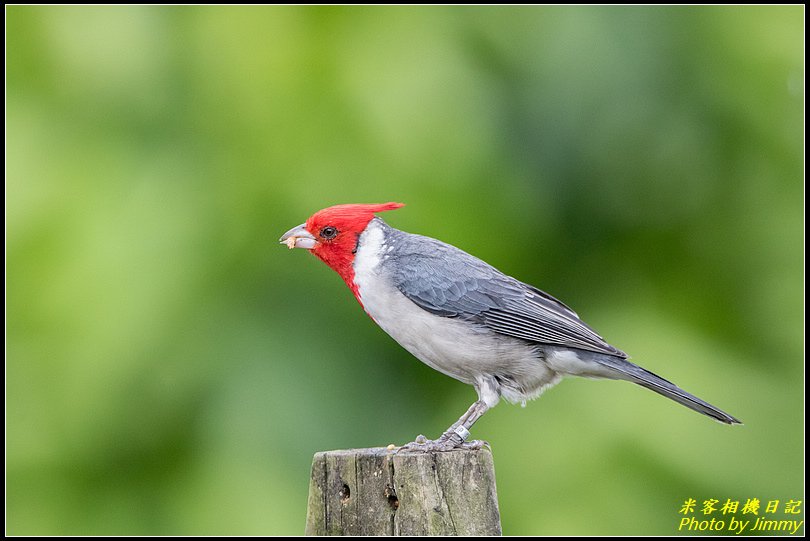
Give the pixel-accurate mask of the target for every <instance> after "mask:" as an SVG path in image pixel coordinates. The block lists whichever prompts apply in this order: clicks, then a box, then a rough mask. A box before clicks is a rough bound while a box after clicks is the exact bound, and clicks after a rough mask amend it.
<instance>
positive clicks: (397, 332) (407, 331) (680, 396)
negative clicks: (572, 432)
mask: <svg viewBox="0 0 810 541" xmlns="http://www.w3.org/2000/svg"><path fill="white" fill-rule="evenodd" d="M403 206H404V204H403V203H395V202H389V203H381V204H344V205H334V206H331V207H328V208H324V209H322V210H319V211H317V212H315V213H314V214H312V215H311V216H310V217H309V218H308V219H307V221H306V222H305V223H303V224H301V225H299V226H296V227H293V228H292V229H290V230H289V231H287V232H286V233H284V235H282V237H281V238H280V239H279V242H280V243H282V244H286V245H287V246H288V247H289V248H290V249H293V248H301V249H304V250H309V252H310V253H311V254H313V255H314V256H315V257H317V258H318V259H320V260H321V261H323V262H324V263H326V264H327V265H328V266H329V267H330V268H332V270H334V271H335V272H337V273H338V275H340V277H341V278H342V279H343V281H344V282H346V285H347V286H349V289H350V290H351V291H352V293H354V296H355V298H356V299H357V301H358V302H359V303H360V306H361V307H362V308H363V309H364V310H365V312H366V313H367V314H368V315H369V316H370V317H371V319H372V320H373V321H374V322H376V323H377V325H379V326H380V327H381V328H382V329H383V330H384V331H385V332H386V333H388V334H389V335H390V336H391V337H392V338H393V339H394V340H395V341H397V342H398V343H399V344H400V345H401V346H402V347H403V348H405V349H406V350H407V351H409V352H410V353H411V354H413V355H414V356H415V357H416V358H417V359H419V360H420V361H422V362H424V363H425V364H427V365H428V366H430V367H431V368H434V369H435V370H438V371H439V372H441V373H443V374H446V375H448V376H451V377H453V378H455V379H457V380H459V381H461V382H463V383H467V384H469V385H472V386H473V387H474V388H475V391H476V393H477V395H478V399H477V400H476V401H475V402H474V403H473V404H472V405H471V406H470V407H469V409H468V410H467V411H466V412H465V413H464V415H462V416H461V417H460V418H459V419H458V421H456V422H455V423H453V424H452V425H451V426H450V427H449V428H448V429H447V430H446V431H445V432H444V433H442V434H441V436H439V437H438V438H437V439H435V440H429V439H427V438H426V437H425V436H424V435H421V434H420V435H419V436H418V437H417V438H416V439H415V440H414V441H413V442H411V443H409V444H407V445H404V446H402V447H401V448H400V449H401V450H406V451H423V452H432V451H434V452H436V451H451V450H454V449H457V448H480V447H481V446H483V445H485V444H486V442H483V441H481V440H471V441H469V440H468V438H469V436H470V429H471V428H472V425H473V424H474V423H475V422H476V421H477V420H478V419H480V418H481V416H482V415H484V413H486V412H487V411H488V410H489V409H491V408H493V407H495V406H496V405H497V404H498V403H499V401H500V399H501V398H503V399H504V400H506V401H507V402H510V403H521V404H522V405H524V406H525V405H526V402H527V401H528V400H532V399H535V398H537V397H539V396H540V395H541V394H542V393H543V392H544V391H545V390H546V389H548V388H550V387H552V386H553V385H555V384H557V383H559V382H560V380H561V379H562V378H563V377H565V376H581V377H586V378H603V379H612V380H625V381H630V382H633V383H636V384H638V385H641V386H642V387H646V388H647V389H650V390H652V391H655V392H656V393H658V394H660V395H663V396H665V397H667V398H670V399H672V400H674V401H676V402H678V403H679V404H682V405H684V406H686V407H687V408H690V409H692V410H695V411H697V412H700V413H702V414H704V415H706V416H708V417H711V418H712V419H715V420H717V421H719V422H721V423H725V424H729V425H734V424H741V421H739V420H738V419H737V418H735V417H733V416H732V415H729V414H728V413H726V412H724V411H723V410H721V409H719V408H717V407H715V406H713V405H711V404H709V403H708V402H705V401H704V400H701V399H700V398H698V397H696V396H694V395H692V394H690V393H688V392H686V391H684V390H683V389H681V388H680V387H678V386H677V385H675V384H674V383H672V382H670V381H667V380H666V379H664V378H662V377H660V376H658V375H656V374H654V373H652V372H650V371H649V370H646V369H644V368H642V367H640V366H638V365H636V364H634V363H632V362H630V361H629V360H628V355H627V354H626V353H625V352H623V351H621V350H620V349H618V348H616V347H614V346H612V345H610V344H608V343H607V342H606V341H605V339H604V338H602V337H601V336H600V335H599V334H597V333H596V331H594V330H593V329H592V328H591V327H589V326H588V325H587V324H585V323H584V322H583V321H582V320H581V319H580V318H579V316H578V315H577V313H576V312H574V310H572V309H571V308H569V307H568V306H567V305H566V304H563V303H562V302H561V301H559V300H557V299H556V298H554V297H552V296H551V295H549V294H548V293H545V292H544V291H541V290H540V289H538V288H536V287H534V286H532V285H529V284H527V283H524V282H521V281H520V280H518V279H516V278H513V277H511V276H508V275H506V274H504V273H503V272H501V271H499V270H498V269H496V268H495V267H493V266H492V265H490V264H488V263H486V262H484V261H482V260H481V259H478V258H477V257H475V256H473V255H470V254H469V253H467V252H465V251H463V250H461V249H459V248H456V247H455V246H452V245H450V244H447V243H445V242H442V241H439V240H436V239H433V238H430V237H426V236H422V235H417V234H413V233H407V232H405V231H400V230H398V229H395V228H394V227H391V226H390V225H388V224H387V223H386V222H385V221H383V220H382V218H380V217H379V216H377V214H378V213H381V212H385V211H392V210H395V209H398V208H401V207H403Z"/></svg>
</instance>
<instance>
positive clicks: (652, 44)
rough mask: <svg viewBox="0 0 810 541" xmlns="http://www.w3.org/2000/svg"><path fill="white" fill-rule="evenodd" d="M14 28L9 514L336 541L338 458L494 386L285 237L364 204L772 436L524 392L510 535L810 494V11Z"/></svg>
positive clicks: (640, 406) (397, 11)
mask: <svg viewBox="0 0 810 541" xmlns="http://www.w3.org/2000/svg"><path fill="white" fill-rule="evenodd" d="M6 15H7V23H6V46H7V49H6V61H7V68H6V76H7V82H6V113H7V116H6V156H7V161H6V228H7V229H6V231H7V233H6V254H7V257H8V260H7V267H6V271H7V275H6V285H7V299H6V315H7V323H6V325H7V327H6V332H7V344H6V354H7V357H6V358H7V361H6V378H7V379H6V382H7V383H6V408H7V409H6V466H7V480H6V496H7V520H8V522H7V532H8V533H11V534H48V535H49V534H74V535H77V534H96V535H106V534H188V535H197V534H301V533H303V526H304V516H305V507H306V493H307V480H308V472H309V464H310V460H311V457H312V454H313V453H314V452H316V451H318V450H325V449H335V448H347V447H365V446H378V445H386V444H388V443H390V442H396V443H399V444H402V443H405V442H406V441H408V440H409V439H412V438H413V437H414V436H415V435H416V434H418V433H425V434H428V435H434V436H435V435H437V434H438V433H440V432H441V431H442V430H443V429H444V428H446V426H447V425H448V424H449V423H450V422H452V421H453V420H455V419H456V418H457V417H458V416H459V415H460V414H461V413H462V412H463V411H464V410H465V408H466V407H467V406H468V405H469V403H470V402H472V400H473V399H474V397H475V395H474V392H473V390H472V389H471V388H469V387H467V386H465V385H463V384H461V383H458V382H456V381H454V380H452V379H450V378H447V377H445V376H443V375H441V374H439V373H436V372H434V371H432V370H431V369H430V368H428V367H426V366H423V365H422V364H421V363H419V362H418V361H416V360H415V359H413V358H412V357H410V356H409V354H408V353H407V352H405V351H404V350H403V349H402V348H400V347H399V346H398V345H397V344H396V343H394V342H393V341H392V340H391V339H390V338H388V337H387V336H386V335H385V334H384V333H383V332H382V331H381V330H379V329H378V328H376V326H374V325H373V324H372V323H371V321H369V319H368V317H366V316H365V315H364V314H363V313H362V311H361V310H360V308H359V307H358V305H357V303H356V302H355V301H354V300H353V299H352V297H351V294H350V292H349V291H348V289H347V288H346V287H345V286H344V285H343V284H342V282H341V281H340V279H339V278H338V276H337V275H336V274H334V273H333V272H332V271H330V270H329V269H328V268H326V267H325V266H324V265H322V264H321V263H320V262H318V261H316V260H315V259H313V258H311V257H309V256H308V255H307V254H306V253H304V252H303V251H295V252H289V251H288V250H287V249H286V248H285V247H283V246H279V245H278V244H277V239H278V237H279V236H280V234H281V233H283V232H284V231H285V230H287V229H288V228H290V227H292V226H294V225H296V224H298V223H300V222H302V221H304V219H305V218H306V217H307V216H308V215H309V214H310V213H312V212H313V211H315V210H317V209H320V208H322V207H325V206H328V205H332V204H336V203H346V202H383V201H403V202H406V203H407V204H408V206H407V207H405V208H404V209H402V210H399V211H397V212H395V213H390V214H388V215H386V217H385V218H386V220H387V221H388V222H389V223H391V224H392V225H394V226H395V227H399V228H401V229H404V230H406V231H411V232H415V233H422V234H426V235H430V236H434V237H437V238H440V239H442V240H445V241H447V242H450V243H453V244H455V245H457V246H459V247H462V248H464V249H466V250H467V251H470V252H472V253H474V254H476V255H478V256H479V257H482V258H483V259H485V260H487V261H489V262H491V263H493V264H495V265H496V266H498V267H499V268H501V269H502V270H504V271H505V272H507V273H509V274H512V275H514V276H517V277H519V278H520V279H522V280H525V281H527V282H529V283H532V284H535V285H537V286H539V287H541V288H543V289H545V290H547V291H549V292H550V293H552V294H553V295H556V296H558V297H560V298H561V299H563V300H564V301H566V302H567V303H569V304H570V305H572V306H573V307H574V308H575V309H577V310H578V311H579V313H580V314H581V315H582V316H583V317H584V319H585V320H586V321H588V322H589V323H590V324H591V325H593V326H594V327H595V328H597V329H598V330H599V331H600V332H601V334H603V335H604V336H605V337H606V338H607V339H608V340H609V341H611V342H612V343H614V344H615V345H617V346H618V347H621V348H622V349H624V350H626V351H628V352H630V353H631V354H632V355H633V358H634V359H635V360H636V361H638V362H639V363H640V364H642V365H643V366H645V367H647V368H649V369H650V370H653V371H655V372H658V373H660V374H661V375H663V376H665V377H667V378H670V379H672V380H673V381H675V382H677V383H679V384H680V385H682V386H683V387H684V388H685V389H687V390H689V391H691V392H693V393H695V394H697V395H698V396H700V397H702V398H705V399H706V400H708V401H710V402H712V403H714V404H716V405H718V406H720V407H722V408H724V409H727V410H728V411H729V412H731V413H732V414H734V415H736V416H738V417H740V418H741V419H743V420H744V421H745V423H746V425H745V426H742V427H727V426H722V425H720V424H718V423H713V422H711V421H710V420H708V419H706V418H704V417H702V416H699V415H697V414H694V413H692V412H690V411H688V410H686V409H685V408H682V407H681V406H678V405H677V404H675V403H673V402H670V401H667V400H664V399H663V398H661V397H659V396H657V395H654V394H653V393H650V392H648V391H646V390H644V389H641V388H637V387H633V386H631V385H629V384H627V383H622V382H594V381H588V380H571V381H565V382H563V383H562V384H561V385H559V386H558V387H557V388H555V389H553V390H551V391H549V392H548V393H546V394H545V395H544V396H543V398H542V399H540V400H539V401H537V402H534V403H532V404H530V405H529V406H528V407H527V408H526V409H525V410H521V409H520V408H515V407H511V406H508V405H502V406H500V407H498V408H496V409H495V410H493V411H492V412H490V413H488V414H487V415H486V416H485V417H484V419H482V421H481V422H480V423H479V424H478V425H477V426H476V427H475V431H474V435H475V436H477V437H481V438H486V439H488V440H489V441H490V442H491V443H492V446H493V450H494V453H495V458H496V466H497V473H498V491H499V496H500V502H501V512H502V519H503V526H504V531H505V532H506V533H509V534H546V535H557V534H672V533H676V526H677V523H678V519H679V518H680V515H678V509H679V508H680V506H681V504H682V502H683V501H684V500H685V499H687V498H690V497H692V498H696V499H698V500H699V501H702V500H704V499H709V498H717V499H720V500H721V501H725V499H726V498H732V499H742V500H743V501H744V500H745V499H747V498H759V499H761V500H768V499H780V500H782V501H786V500H788V499H791V498H793V499H802V498H803V474H802V472H803V463H804V462H803V460H804V458H803V445H804V439H803V423H804V402H803V400H804V398H803V370H804V363H803V356H804V344H803V303H804V289H803V288H804V286H803V250H804V248H803V191H804V184H803V174H804V171H803V148H804V147H803V137H804V132H803V130H804V128H803V123H804V109H803V99H804V67H803V66H804V53H803V40H804V21H803V20H804V8H803V7H802V6H787V7H713V8H703V7H671V8H657V7H656V8H653V7H612V8H607V7H605V8H600V7H573V8H568V7H506V8H501V7H158V6H150V7H135V6H133V7H69V6H48V7H29V6H11V7H7V8H6ZM791 518H792V517H791ZM802 518H803V517H802Z"/></svg>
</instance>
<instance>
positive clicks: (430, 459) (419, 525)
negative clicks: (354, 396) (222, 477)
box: [306, 448, 501, 535]
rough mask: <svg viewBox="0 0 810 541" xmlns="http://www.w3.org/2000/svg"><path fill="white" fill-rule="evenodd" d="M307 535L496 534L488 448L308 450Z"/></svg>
mask: <svg viewBox="0 0 810 541" xmlns="http://www.w3.org/2000/svg"><path fill="white" fill-rule="evenodd" d="M306 534H307V535H501V519H500V513H499V512H498V496H497V493H496V491H495V466H494V464H493V461H492V452H491V451H490V450H489V449H488V448H483V449H477V450H461V449H459V450H456V451H450V452H444V453H415V452H400V453H395V452H394V451H390V450H388V449H385V448H374V449H350V450H347V451H325V452H320V453H316V454H315V457H314V458H313V459H312V474H311V477H310V483H309V502H308V505H307V526H306Z"/></svg>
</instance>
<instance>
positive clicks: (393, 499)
mask: <svg viewBox="0 0 810 541" xmlns="http://www.w3.org/2000/svg"><path fill="white" fill-rule="evenodd" d="M383 495H384V496H385V497H386V498H387V499H388V505H389V506H391V509H393V510H394V511H396V510H397V509H399V498H397V491H396V490H394V487H392V486H391V485H385V491H384V492H383Z"/></svg>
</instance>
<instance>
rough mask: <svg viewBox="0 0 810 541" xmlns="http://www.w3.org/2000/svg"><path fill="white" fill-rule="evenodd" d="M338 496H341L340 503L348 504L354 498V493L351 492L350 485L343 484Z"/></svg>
mask: <svg viewBox="0 0 810 541" xmlns="http://www.w3.org/2000/svg"><path fill="white" fill-rule="evenodd" d="M338 496H340V503H346V502H348V501H349V498H351V497H352V491H351V490H349V485H347V484H346V483H343V486H342V487H341V488H340V490H339V491H338Z"/></svg>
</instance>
